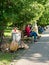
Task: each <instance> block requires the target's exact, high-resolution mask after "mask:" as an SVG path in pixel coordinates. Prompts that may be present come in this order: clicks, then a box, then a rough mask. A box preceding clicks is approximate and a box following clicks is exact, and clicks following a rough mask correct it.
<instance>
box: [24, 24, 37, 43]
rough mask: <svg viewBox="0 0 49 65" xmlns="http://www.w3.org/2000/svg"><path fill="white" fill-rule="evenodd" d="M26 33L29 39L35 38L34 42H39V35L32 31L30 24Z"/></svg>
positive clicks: (26, 28)
mask: <svg viewBox="0 0 49 65" xmlns="http://www.w3.org/2000/svg"><path fill="white" fill-rule="evenodd" d="M25 31H26V34H27V36H28V37H32V36H34V42H37V38H36V37H38V35H37V33H36V32H34V31H32V29H31V26H30V25H29V24H27V25H26V27H25Z"/></svg>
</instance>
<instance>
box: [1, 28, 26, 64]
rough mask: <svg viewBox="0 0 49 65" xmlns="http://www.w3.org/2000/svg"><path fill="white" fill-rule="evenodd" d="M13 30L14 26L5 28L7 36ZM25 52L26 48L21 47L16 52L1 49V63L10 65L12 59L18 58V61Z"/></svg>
mask: <svg viewBox="0 0 49 65" xmlns="http://www.w3.org/2000/svg"><path fill="white" fill-rule="evenodd" d="M11 30H12V28H9V29H6V30H5V32H4V35H5V37H10V36H11ZM24 53H25V50H24V49H19V50H18V51H16V52H15V53H10V52H1V51H0V65H9V64H10V62H11V61H12V60H14V59H16V61H17V60H18V59H20V57H21V56H22V55H23V54H24Z"/></svg>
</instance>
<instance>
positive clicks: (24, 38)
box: [22, 30, 34, 41]
mask: <svg viewBox="0 0 49 65" xmlns="http://www.w3.org/2000/svg"><path fill="white" fill-rule="evenodd" d="M33 39H34V36H32V37H28V36H27V35H26V33H25V32H24V30H23V31H22V40H27V41H28V40H29V41H33Z"/></svg>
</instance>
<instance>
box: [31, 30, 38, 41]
mask: <svg viewBox="0 0 49 65" xmlns="http://www.w3.org/2000/svg"><path fill="white" fill-rule="evenodd" d="M32 36H34V40H36V36H38V35H37V33H36V32H34V31H31V32H30V37H32Z"/></svg>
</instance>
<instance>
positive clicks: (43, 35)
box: [41, 34, 49, 37]
mask: <svg viewBox="0 0 49 65" xmlns="http://www.w3.org/2000/svg"><path fill="white" fill-rule="evenodd" d="M41 36H42V37H49V34H42V35H41Z"/></svg>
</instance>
